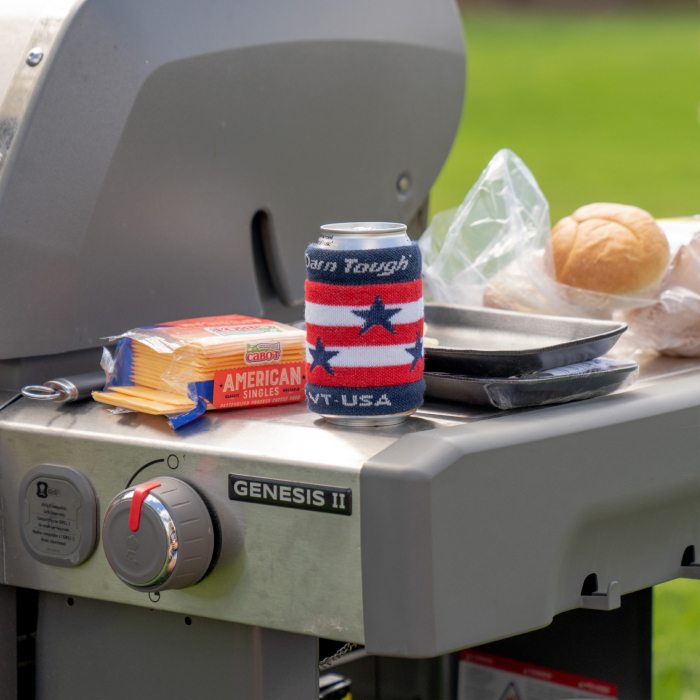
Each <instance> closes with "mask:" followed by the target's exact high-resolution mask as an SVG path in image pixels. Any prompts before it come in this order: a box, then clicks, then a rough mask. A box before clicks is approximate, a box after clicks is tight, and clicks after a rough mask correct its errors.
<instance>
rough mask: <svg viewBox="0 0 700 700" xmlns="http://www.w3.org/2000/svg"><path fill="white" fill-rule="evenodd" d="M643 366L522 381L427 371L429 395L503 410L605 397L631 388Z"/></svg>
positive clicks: (625, 364) (609, 364)
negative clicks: (624, 388)
mask: <svg viewBox="0 0 700 700" xmlns="http://www.w3.org/2000/svg"><path fill="white" fill-rule="evenodd" d="M638 374H639V365H638V364H637V363H636V362H630V361H607V360H606V361H601V368H600V369H599V370H596V369H594V370H592V371H588V372H585V373H572V374H562V375H559V376H556V375H555V376H542V375H538V374H534V375H530V376H527V377H520V378H510V379H503V378H499V377H496V378H493V377H489V378H487V377H465V376H462V375H459V374H444V373H442V372H426V373H425V383H426V396H428V397H430V398H433V399H444V400H447V401H458V402H459V403H466V404H471V405H474V406H493V407H494V408H499V409H501V410H508V409H512V408H524V407H526V406H543V405H546V404H555V403H566V402H569V401H580V400H581V399H590V398H593V397H595V396H605V395H606V394H611V393H612V392H613V391H618V390H619V389H622V388H623V387H626V386H628V385H630V384H631V383H632V382H634V380H635V379H636V378H637V376H638Z"/></svg>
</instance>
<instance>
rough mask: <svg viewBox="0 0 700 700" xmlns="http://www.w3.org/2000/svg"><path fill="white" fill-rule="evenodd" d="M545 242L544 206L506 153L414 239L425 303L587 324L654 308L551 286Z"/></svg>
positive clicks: (529, 178)
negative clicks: (571, 318) (568, 318)
mask: <svg viewBox="0 0 700 700" xmlns="http://www.w3.org/2000/svg"><path fill="white" fill-rule="evenodd" d="M549 235H550V218H549V206H548V203H547V200H546V198H545V196H544V195H543V193H542V191H541V190H540V188H539V186H538V184H537V181H536V180H535V178H534V176H533V175H532V173H531V172H530V170H529V169H528V168H527V166H526V165H525V164H524V163H523V161H522V160H521V159H520V158H518V156H516V155H515V154H514V153H513V152H512V151H510V150H508V149H502V150H500V151H498V153H496V155H495V156H494V157H493V158H492V159H491V161H490V162H489V164H488V165H487V167H486V169H485V170H484V171H483V172H482V173H481V176H480V177H479V179H478V180H477V182H476V184H475V185H474V186H473V187H472V189H471V190H470V191H469V193H468V194H467V196H466V197H465V199H464V202H463V203H462V204H461V206H460V207H459V208H458V209H456V210H453V211H451V212H445V213H443V214H438V215H437V216H436V217H435V218H434V219H433V221H432V222H431V224H430V227H429V228H428V229H427V230H426V232H425V233H424V234H423V236H422V237H421V240H420V246H421V250H422V252H423V258H424V270H423V272H424V281H425V287H426V298H427V299H428V300H431V301H440V302H446V303H453V304H466V305H471V306H473V305H482V304H483V305H484V306H491V307H494V308H502V309H510V310H513V311H523V312H530V313H542V314H550V315H560V316H588V317H593V318H610V317H612V315H613V313H614V312H615V311H617V310H623V309H630V308H638V307H642V306H648V305H650V304H653V303H654V301H655V299H654V298H653V297H647V296H636V297H635V296H628V295H625V296H619V295H612V294H603V293H600V292H592V291H588V290H584V289H578V288H574V287H569V286H567V285H564V284H560V283H558V282H557V281H556V280H555V279H554V276H553V274H552V270H553V266H552V262H551V256H550V252H549Z"/></svg>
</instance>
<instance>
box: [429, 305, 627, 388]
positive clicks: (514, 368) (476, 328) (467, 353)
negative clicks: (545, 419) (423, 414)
mask: <svg viewBox="0 0 700 700" xmlns="http://www.w3.org/2000/svg"><path fill="white" fill-rule="evenodd" d="M425 322H426V324H427V329H426V333H425V335H426V336H428V337H430V338H434V339H436V340H437V341H438V343H439V346H437V347H432V346H430V345H428V343H426V344H425V369H426V371H427V372H450V373H453V374H462V375H468V376H471V377H510V376H513V375H522V374H525V373H527V372H537V371H539V370H544V369H550V368H552V367H561V366H563V365H571V364H575V363H577V362H585V361H586V360H591V359H593V358H596V357H600V356H601V355H604V354H605V353H606V352H608V351H609V350H610V348H612V347H613V345H615V343H616V342H617V341H618V339H619V338H620V336H621V335H622V334H623V333H624V332H625V331H626V330H627V326H626V325H625V324H624V323H618V322H617V321H599V320H593V319H587V318H569V317H560V316H540V315H536V314H522V313H517V312H514V311H501V310H498V309H484V308H480V307H469V306H457V305H451V304H426V306H425Z"/></svg>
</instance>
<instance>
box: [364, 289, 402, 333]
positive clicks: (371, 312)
mask: <svg viewBox="0 0 700 700" xmlns="http://www.w3.org/2000/svg"><path fill="white" fill-rule="evenodd" d="M399 311H401V309H400V308H399V309H387V308H386V306H385V305H384V302H383V301H382V299H381V297H380V296H379V295H377V296H376V297H375V299H374V302H373V304H372V306H370V307H369V309H367V311H364V310H363V309H360V310H359V311H355V309H353V310H352V312H353V313H354V314H355V315H356V316H359V317H360V318H363V319H364V320H365V325H364V326H362V328H361V329H360V335H364V334H365V333H366V332H367V331H368V330H369V329H370V328H372V327H373V326H381V327H382V328H386V330H388V331H389V332H390V333H396V329H395V328H394V326H393V325H392V323H391V318H392V316H396V314H397V313H399Z"/></svg>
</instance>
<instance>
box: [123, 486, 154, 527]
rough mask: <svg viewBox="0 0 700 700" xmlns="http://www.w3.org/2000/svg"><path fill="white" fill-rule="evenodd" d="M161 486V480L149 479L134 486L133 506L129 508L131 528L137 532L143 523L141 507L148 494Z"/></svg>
mask: <svg viewBox="0 0 700 700" xmlns="http://www.w3.org/2000/svg"><path fill="white" fill-rule="evenodd" d="M159 486H160V482H159V481H149V482H148V483H145V484H139V485H138V486H136V487H135V488H134V495H133V496H132V497H131V508H130V510H129V530H131V531H132V532H136V531H137V530H138V529H139V525H141V507H142V506H143V502H144V501H145V500H146V497H147V496H148V494H149V493H150V492H151V491H153V489H156V488H158V487H159Z"/></svg>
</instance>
